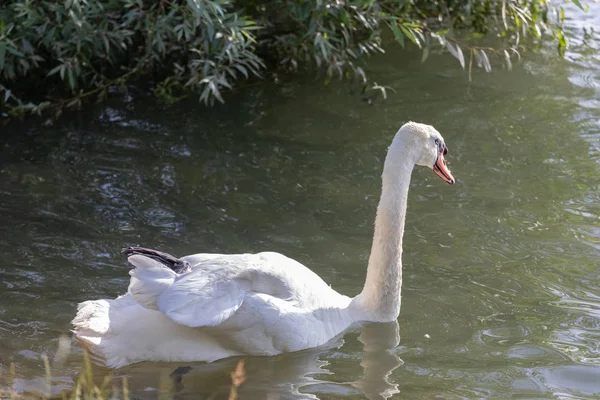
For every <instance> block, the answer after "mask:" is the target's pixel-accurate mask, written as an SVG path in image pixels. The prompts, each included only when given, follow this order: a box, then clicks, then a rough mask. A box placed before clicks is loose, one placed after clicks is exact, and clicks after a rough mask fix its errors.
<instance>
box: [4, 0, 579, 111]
mask: <svg viewBox="0 0 600 400" xmlns="http://www.w3.org/2000/svg"><path fill="white" fill-rule="evenodd" d="M573 3H574V4H575V5H577V6H578V7H580V8H582V9H583V8H584V6H583V5H582V4H581V3H580V2H579V0H573ZM564 18H565V13H564V9H563V8H562V6H561V5H560V4H557V5H552V4H550V3H549V2H548V1H547V0H441V1H440V0H436V1H428V0H412V1H409V0H383V1H375V0H310V1H306V2H298V1H286V0H271V1H268V0H250V1H246V0H237V1H234V0H159V1H144V0H66V1H56V0H8V1H6V2H5V4H4V5H3V7H2V8H1V9H0V118H1V119H2V120H3V121H5V122H6V121H8V120H11V119H14V118H22V117H24V116H27V115H39V116H42V117H43V118H44V119H45V120H46V122H47V123H51V122H52V120H54V119H56V118H58V117H59V116H60V115H61V113H62V112H63V110H66V109H78V108H80V107H81V105H82V104H83V103H85V102H91V101H98V102H101V101H103V99H105V98H106V97H107V96H109V95H111V93H117V92H119V91H125V90H126V89H127V87H128V86H129V85H134V86H137V85H141V86H144V87H147V88H148V89H150V91H151V92H152V93H153V94H154V95H155V96H156V98H157V99H158V100H159V101H160V102H162V103H164V104H166V105H170V104H173V103H175V102H177V101H178V100H180V99H182V98H185V97H189V96H195V97H197V98H198V100H199V101H200V102H201V103H203V104H205V105H212V104H214V103H215V102H216V101H218V102H224V101H225V100H224V95H225V92H226V91H227V90H228V89H232V88H233V87H234V86H235V85H236V84H238V82H239V81H240V80H244V79H250V78H262V77H263V76H264V75H265V72H277V71H285V72H294V71H299V70H302V71H310V72H313V71H314V73H315V74H316V75H317V76H319V77H320V78H322V79H324V81H325V82H328V81H330V80H332V79H348V80H351V81H354V82H360V84H361V85H362V87H363V93H364V92H365V91H375V92H376V93H380V94H381V95H383V96H384V97H385V96H386V87H384V86H380V85H378V84H377V83H375V82H372V81H371V80H370V79H369V77H368V74H367V73H366V72H365V66H366V65H367V63H366V61H367V59H368V57H369V56H370V55H372V54H375V53H384V52H385V51H384V47H385V46H388V45H389V44H390V42H392V41H395V42H397V43H398V44H399V45H400V46H402V47H405V46H409V45H410V46H417V47H419V48H420V49H421V52H422V58H423V61H425V60H426V59H427V56H428V54H429V53H430V52H431V51H447V52H448V53H450V54H451V55H452V56H453V57H454V58H456V60H457V61H458V64H459V66H460V67H462V68H463V69H465V70H468V73H469V79H470V78H471V71H472V69H473V68H476V67H480V68H483V69H485V70H486V71H488V72H489V71H490V70H491V68H492V64H497V65H501V64H504V65H505V66H506V67H507V68H509V69H510V68H511V66H512V63H513V62H514V61H515V60H516V59H518V58H520V55H519V51H520V50H521V49H522V43H523V42H524V41H525V40H527V41H528V42H531V40H533V41H537V42H542V41H543V40H551V41H554V42H555V43H556V46H557V48H558V53H559V55H562V54H564V51H565V49H566V46H567V42H566V39H565V36H564V34H563V30H562V24H563V21H564ZM486 36H487V37H499V38H501V39H502V41H501V42H500V43H502V46H503V47H502V48H491V47H486V46H485V45H482V43H483V41H482V39H484V38H485V37H486Z"/></svg>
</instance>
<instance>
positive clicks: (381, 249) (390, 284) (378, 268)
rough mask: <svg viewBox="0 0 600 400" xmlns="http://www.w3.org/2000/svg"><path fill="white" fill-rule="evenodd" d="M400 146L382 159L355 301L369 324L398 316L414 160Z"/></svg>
mask: <svg viewBox="0 0 600 400" xmlns="http://www.w3.org/2000/svg"><path fill="white" fill-rule="evenodd" d="M403 144H404V143H402V142H400V143H396V142H395V143H393V144H392V146H391V147H390V150H389V151H388V155H387V157H386V161H385V165H384V169H383V174H382V180H383V182H382V192H381V199H380V201H379V205H378V207H377V217H376V218H375V232H374V235H373V244H372V247H371V255H370V257H369V266H368V268H367V278H366V281H365V286H364V288H363V291H362V292H361V293H360V294H359V295H358V296H357V297H356V299H355V301H356V302H357V305H358V307H359V308H360V311H361V313H362V314H363V317H364V318H365V319H366V320H369V321H377V322H388V321H394V320H396V319H397V318H398V315H399V314H400V289H401V287H402V236H403V234H404V220H405V217H406V204H407V200H408V188H409V185H410V176H411V173H412V170H413V168H414V166H415V162H414V159H415V158H414V157H413V155H412V154H411V153H410V152H407V151H406V150H408V149H406V146H403Z"/></svg>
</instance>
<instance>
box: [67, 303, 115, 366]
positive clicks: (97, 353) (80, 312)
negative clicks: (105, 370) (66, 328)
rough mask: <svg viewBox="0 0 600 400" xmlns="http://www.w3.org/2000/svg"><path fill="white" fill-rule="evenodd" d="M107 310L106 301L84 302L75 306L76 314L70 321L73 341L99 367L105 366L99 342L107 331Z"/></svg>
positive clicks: (108, 307)
mask: <svg viewBox="0 0 600 400" xmlns="http://www.w3.org/2000/svg"><path fill="white" fill-rule="evenodd" d="M109 309H110V305H109V302H108V301H107V300H90V301H84V302H83V303H79V305H78V306H77V314H76V315H75V318H73V321H71V324H72V325H73V330H72V331H73V333H74V334H75V339H76V340H77V341H78V342H79V344H80V345H81V346H82V347H83V348H85V349H86V350H87V351H88V354H89V356H90V358H91V359H92V360H93V361H94V362H95V363H96V364H100V365H106V364H107V362H106V357H105V355H104V353H103V351H102V347H101V342H102V338H103V336H104V335H105V334H106V333H107V332H108V330H109V322H110V321H109V315H108V312H109Z"/></svg>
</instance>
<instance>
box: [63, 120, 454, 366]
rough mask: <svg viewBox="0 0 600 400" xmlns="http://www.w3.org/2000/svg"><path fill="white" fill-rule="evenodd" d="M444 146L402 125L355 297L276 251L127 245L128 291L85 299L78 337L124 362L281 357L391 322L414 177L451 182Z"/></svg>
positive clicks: (98, 355) (426, 129)
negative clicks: (171, 250)
mask: <svg viewBox="0 0 600 400" xmlns="http://www.w3.org/2000/svg"><path fill="white" fill-rule="evenodd" d="M447 152H448V149H447V148H446V145H445V144H444V139H443V138H442V136H441V135H440V133H439V132H438V131H437V130H435V129H434V128H433V127H432V126H429V125H424V124H419V123H414V122H409V123H406V124H405V125H403V126H402V127H401V128H400V130H399V131H398V132H397V133H396V135H395V137H394V140H393V141H392V144H391V145H390V147H389V149H388V153H387V156H386V158H385V163H384V167H383V174H382V194H381V199H380V201H379V205H378V207H377V217H376V219H375V232H374V237H373V244H372V247H371V255H370V258H369V264H368V268H367V276H366V281H365V285H364V288H363V290H362V292H361V293H360V294H359V295H357V296H356V297H354V298H350V297H347V296H344V295H342V294H339V293H337V292H336V291H335V290H333V289H332V288H331V287H330V286H329V285H328V284H326V283H325V282H324V281H323V280H322V279H321V278H319V276H318V275H317V274H315V273H314V272H312V271H311V270H310V269H308V268H307V267H305V266H304V265H302V264H300V263H298V262H297V261H294V260H292V259H290V258H287V257H286V256H284V255H282V254H279V253H272V252H265V253H258V254H232V255H224V254H194V255H189V256H185V257H182V258H175V257H173V256H171V255H169V254H166V253H162V252H159V251H156V250H150V249H144V248H140V247H129V248H127V249H124V253H125V254H126V255H127V256H128V260H129V262H130V263H131V264H132V265H133V266H134V269H132V270H131V271H130V273H129V274H130V275H131V281H130V284H129V289H128V292H127V294H125V295H123V296H120V297H118V298H117V299H114V300H107V299H104V300H90V301H86V302H83V303H80V304H79V305H78V308H77V315H76V316H75V318H74V319H73V321H72V324H73V326H74V329H73V331H74V333H75V336H76V338H77V339H78V340H79V342H80V343H82V345H83V346H85V347H87V348H88V350H89V351H90V353H91V354H92V356H93V357H94V359H95V360H96V362H98V363H101V364H104V365H105V366H107V367H111V368H119V367H122V366H124V365H128V364H132V363H136V362H140V361H185V362H189V361H207V362H210V361H214V360H218V359H222V358H226V357H230V356H236V355H276V354H280V353H284V352H292V351H298V350H303V349H307V348H312V347H317V346H321V345H323V344H325V343H327V342H328V341H329V340H331V339H332V338H334V337H335V336H336V335H338V334H340V333H341V332H343V331H345V330H346V329H348V328H349V327H350V326H351V325H353V324H354V323H357V322H364V321H372V322H390V321H394V320H396V319H397V318H398V315H399V313H400V288H401V285H402V261H401V257H402V235H403V233H404V219H405V215H406V202H407V197H408V188H409V183H410V176H411V173H412V170H413V168H414V166H415V165H422V166H426V167H429V168H431V169H433V171H434V172H435V173H436V174H437V175H438V176H440V177H441V178H442V179H443V180H444V181H446V182H447V183H449V184H453V183H454V182H455V181H454V178H453V177H452V174H451V173H450V171H449V170H448V167H447V166H446V161H445V160H444V155H446V153H447Z"/></svg>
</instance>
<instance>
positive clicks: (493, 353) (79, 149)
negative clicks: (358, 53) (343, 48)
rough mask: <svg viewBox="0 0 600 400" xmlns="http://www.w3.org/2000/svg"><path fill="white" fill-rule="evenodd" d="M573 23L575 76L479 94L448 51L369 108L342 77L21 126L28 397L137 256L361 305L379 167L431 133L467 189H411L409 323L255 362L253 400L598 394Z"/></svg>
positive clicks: (583, 130)
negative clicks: (257, 261) (135, 248)
mask: <svg viewBox="0 0 600 400" xmlns="http://www.w3.org/2000/svg"><path fill="white" fill-rule="evenodd" d="M569 14H570V15H571V19H570V20H568V21H567V30H568V32H569V33H570V35H571V36H573V34H576V35H577V37H579V38H580V39H577V40H576V39H572V42H571V47H570V49H569V50H568V52H567V55H566V58H565V59H564V60H561V59H558V58H557V57H556V56H555V54H554V53H552V51H553V49H552V50H548V51H541V52H539V53H537V54H536V53H532V52H528V53H526V54H524V56H525V57H524V60H523V61H522V62H520V63H515V67H514V69H513V70H512V71H507V70H504V69H502V68H501V67H500V66H499V63H498V66H497V67H496V69H495V70H494V71H493V72H492V73H490V74H486V73H485V72H483V71H481V70H479V69H478V70H474V73H473V81H472V83H469V81H468V75H467V73H466V72H465V71H462V70H461V69H460V68H459V67H458V66H457V63H456V60H453V59H452V57H450V56H449V55H448V54H444V55H439V54H438V55H435V54H434V55H431V56H430V58H429V60H428V61H427V62H426V63H424V64H422V63H421V62H420V55H419V54H418V52H417V51H412V52H411V51H408V52H404V51H400V50H398V49H394V48H392V49H390V50H389V52H388V54H387V55H386V56H385V57H381V58H379V59H374V60H373V61H372V63H371V64H370V70H371V74H372V77H373V78H374V79H375V80H376V81H377V82H379V83H380V84H385V85H389V86H391V87H393V88H394V89H395V90H396V92H395V93H393V92H390V93H389V98H388V99H387V100H385V101H383V100H381V99H378V100H376V101H375V102H374V103H373V104H368V103H367V102H364V101H361V100H360V94H359V93H358V92H357V91H356V88H353V87H351V86H348V85H347V84H336V83H334V84H331V85H328V86H323V84H322V82H321V81H315V80H314V79H313V78H295V79H293V80H287V79H286V78H282V79H281V82H278V83H260V84H258V85H252V86H248V87H246V88H242V89H240V90H237V91H236V92H235V93H233V94H231V95H230V96H229V97H228V99H227V100H228V102H227V104H226V105H223V106H217V107H214V108H212V109H205V108H203V107H200V106H198V105H197V104H196V103H195V102H193V101H192V102H188V103H185V104H180V105H177V106H175V107H172V108H170V109H167V110H163V109H161V108H159V107H157V106H155V105H153V104H152V103H151V102H150V103H148V104H140V103H139V102H131V101H127V99H125V101H123V102H114V103H109V104H106V105H102V106H97V107H96V108H94V107H92V109H90V110H87V111H85V112H81V113H80V114H76V115H73V116H72V117H71V118H72V119H71V120H68V119H67V120H64V121H62V122H61V123H60V124H58V125H56V126H54V127H51V128H42V127H38V126H35V125H26V126H19V127H12V128H10V129H5V130H4V131H3V132H2V133H1V134H0V135H1V137H2V148H1V152H0V157H1V158H0V162H1V164H0V194H1V198H0V210H1V213H2V219H1V220H0V252H1V254H2V262H1V263H0V293H1V296H0V342H1V343H2V346H1V348H0V371H1V372H2V374H3V376H4V378H6V376H7V375H8V372H7V371H8V369H9V366H10V364H11V363H12V364H14V367H15V371H16V379H15V380H14V382H12V384H13V385H14V388H15V389H16V390H18V391H28V390H34V389H36V388H38V387H42V388H43V387H44V384H43V382H44V378H43V375H44V373H43V363H42V361H41V355H42V354H48V355H50V358H51V361H52V357H53V355H54V354H55V353H56V351H57V350H56V349H57V348H58V347H59V343H63V344H64V343H65V341H64V340H63V341H62V342H61V340H60V338H61V337H70V332H69V329H70V320H71V319H72V317H73V316H74V314H75V311H76V304H77V303H78V302H81V301H84V300H88V299H99V298H114V297H116V296H118V295H120V294H122V293H124V292H125V291H126V289H127V285H128V281H129V279H128V278H129V275H128V270H129V267H128V265H127V263H126V260H125V259H124V257H123V256H122V255H121V254H120V249H121V248H122V247H124V246H127V245H143V246H147V247H152V248H157V249H162V250H164V251H168V252H170V253H172V254H176V255H185V254H191V253H197V252H223V253H241V252H258V251H264V250H271V251H278V252H281V253H283V254H285V255H287V256H290V257H292V258H295V259H296V260H298V261H300V262H302V263H304V264H305V265H307V266H308V267H310V268H311V269H313V270H314V271H315V272H316V273H317V274H319V275H320V276H321V277H323V279H324V280H325V281H326V282H328V283H331V284H332V286H333V287H334V288H335V289H336V290H338V291H340V292H342V293H344V294H347V295H351V296H353V295H355V294H357V293H358V292H360V290H361V289H362V285H363V282H364V276H365V268H366V263H367V259H368V256H369V250H370V244H371V238H372V231H373V220H374V217H375V208H376V205H377V201H378V198H379V194H380V185H381V181H380V174H381V169H382V162H383V157H384V156H385V151H386V149H387V146H388V145H389V143H390V141H391V138H392V137H393V135H394V133H395V132H396V130H397V129H398V128H399V127H400V126H401V124H402V123H403V122H405V121H408V120H415V121H422V122H426V123H430V124H433V125H434V126H435V127H436V128H437V129H438V130H439V131H440V132H441V133H442V134H443V135H444V137H445V139H446V142H447V144H448V147H449V149H450V153H449V154H448V156H447V159H448V160H449V163H450V166H451V169H452V172H453V174H454V177H455V178H457V180H458V182H457V184H456V185H453V186H450V185H446V184H444V183H443V182H442V181H440V179H439V178H437V177H436V176H435V175H434V174H433V173H432V172H431V171H428V170H426V169H423V168H421V169H417V170H415V173H414V174H413V179H412V183H411V188H410V193H409V208H408V214H407V222H406V233H405V237H404V254H403V260H404V282H403V289H402V310H401V314H400V317H399V319H398V321H397V323H393V324H386V325H371V326H367V327H365V328H364V329H362V330H356V331H351V332H348V333H347V334H346V335H344V336H343V338H340V339H339V340H338V341H336V342H335V343H333V344H332V345H331V346H328V347H327V348H324V349H318V350H312V351H306V352H300V353H295V354H287V355H282V356H278V357H271V358H262V357H250V358H245V362H246V372H247V381H246V383H244V385H243V386H242V387H241V388H240V396H241V398H242V399H264V398H270V399H271V398H281V399H288V398H311V397H312V398H322V399H349V398H364V397H367V398H372V399H375V398H386V397H389V396H394V397H395V398H509V397H518V398H556V397H561V398H598V397H600V122H599V121H600V39H599V37H598V35H597V33H594V32H591V31H590V27H592V26H599V25H600V6H599V5H598V4H595V3H592V4H590V12H589V13H588V14H583V13H581V12H578V11H576V10H573V11H572V12H570V13H569ZM584 29H585V32H586V33H585V35H584V34H582V32H583V30H584ZM398 335H399V337H400V341H399V344H397V343H396V340H397V338H398ZM67 343H68V340H67ZM59 361H60V362H56V363H55V365H54V366H53V376H54V377H53V378H52V391H53V392H60V390H62V389H69V388H72V386H73V382H74V380H75V379H77V375H78V374H79V373H80V370H81V350H80V349H79V348H78V347H77V346H73V348H72V352H71V354H70V355H69V356H68V357H67V358H66V360H63V359H61V360H59ZM237 361H238V359H229V360H222V361H219V362H215V363H211V364H203V363H197V364H169V363H140V364H136V365H132V366H129V367H125V368H122V369H120V370H117V371H116V372H115V373H114V374H115V381H116V382H118V380H119V379H120V378H121V377H124V376H125V377H127V378H128V382H129V388H130V392H131V394H132V395H133V396H134V397H135V398H138V399H153V398H158V397H160V396H162V395H169V396H170V395H171V394H173V393H174V394H175V395H176V398H178V399H183V398H190V399H191V398H194V399H196V398H226V397H227V395H228V393H229V387H230V376H229V373H230V371H232V370H233V369H234V367H235V365H236V363H237ZM187 366H190V367H192V368H191V369H190V370H189V371H188V372H187V373H186V374H183V375H182V376H181V377H179V378H177V379H174V378H173V376H172V373H173V372H174V371H176V369H177V368H178V367H187ZM178 371H182V369H179V370H178ZM106 372H107V371H106V370H102V369H96V373H97V374H98V376H101V375H103V374H105V373H106Z"/></svg>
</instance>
